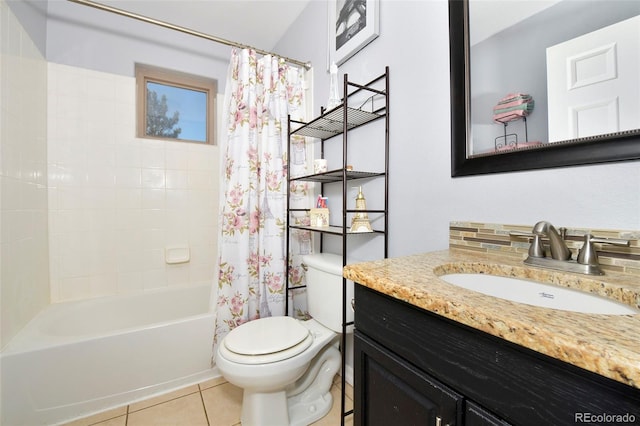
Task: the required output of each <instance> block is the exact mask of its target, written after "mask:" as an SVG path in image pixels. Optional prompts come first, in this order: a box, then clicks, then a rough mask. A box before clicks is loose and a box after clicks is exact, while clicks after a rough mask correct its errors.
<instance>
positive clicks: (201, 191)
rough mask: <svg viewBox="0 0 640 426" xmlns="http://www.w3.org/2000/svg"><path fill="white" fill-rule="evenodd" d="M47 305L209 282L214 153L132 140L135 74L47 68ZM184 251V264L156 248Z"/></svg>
mask: <svg viewBox="0 0 640 426" xmlns="http://www.w3.org/2000/svg"><path fill="white" fill-rule="evenodd" d="M48 78H49V80H48V90H49V93H48V102H49V105H48V111H49V112H48V144H47V146H48V196H49V199H48V201H49V235H50V269H51V275H50V276H51V301H52V302H60V301H65V300H74V299H83V298H89V297H97V296H105V295H112V294H124V293H135V292H140V291H146V290H152V289H157V288H160V287H167V286H181V285H194V284H201V283H210V282H211V281H212V279H213V277H214V276H215V264H216V258H217V221H218V219H217V218H218V215H217V212H218V177H219V173H218V147H217V146H214V145H203V144H196V143H186V142H173V141H162V140H151V139H139V138H136V137H135V78H134V77H128V76H119V75H114V74H108V73H104V72H97V71H93V70H89V69H84V68H78V67H72V66H67V65H62V64H55V63H49V65H48ZM168 246H169V247H170V246H188V247H189V248H190V252H191V260H190V261H189V262H188V263H181V264H167V263H166V262H165V258H164V253H165V248H166V247H168Z"/></svg>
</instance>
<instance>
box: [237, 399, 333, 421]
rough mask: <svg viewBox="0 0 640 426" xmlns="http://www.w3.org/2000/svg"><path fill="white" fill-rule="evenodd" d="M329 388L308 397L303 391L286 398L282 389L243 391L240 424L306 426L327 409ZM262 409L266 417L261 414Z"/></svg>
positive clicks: (328, 409) (330, 405)
mask: <svg viewBox="0 0 640 426" xmlns="http://www.w3.org/2000/svg"><path fill="white" fill-rule="evenodd" d="M332 406H333V396H332V395H331V392H327V393H325V394H324V395H318V396H317V397H316V398H315V399H313V400H309V398H305V396H304V395H295V396H292V397H289V398H287V395H286V392H284V391H282V392H271V393H265V392H247V391H245V392H244V395H243V397H242V418H241V421H242V425H243V426H281V425H289V426H307V425H310V424H311V423H313V422H315V421H316V420H320V419H321V418H323V417H324V416H326V415H327V413H329V411H331V407H332ZM265 413H269V414H268V418H265Z"/></svg>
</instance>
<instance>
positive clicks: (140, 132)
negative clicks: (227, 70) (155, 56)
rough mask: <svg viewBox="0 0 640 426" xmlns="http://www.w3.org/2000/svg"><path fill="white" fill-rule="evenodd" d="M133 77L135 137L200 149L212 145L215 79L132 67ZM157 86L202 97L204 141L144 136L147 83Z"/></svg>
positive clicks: (214, 129) (137, 66)
mask: <svg viewBox="0 0 640 426" xmlns="http://www.w3.org/2000/svg"><path fill="white" fill-rule="evenodd" d="M135 75H136V137H138V138H144V139H155V140H163V141H172V142H188V143H197V144H201V145H216V137H215V136H216V119H215V118H216V95H217V86H218V82H217V80H215V79H212V78H208V77H203V76H199V75H195V74H189V73H185V72H182V71H174V70H170V69H166V68H160V67H156V66H152V65H146V64H135ZM148 82H151V83H157V84H162V85H167V86H173V87H177V88H184V89H189V90H196V91H199V92H204V93H205V94H206V97H207V100H206V107H207V111H206V127H207V128H206V132H205V135H206V141H198V140H193V139H179V138H167V137H160V136H152V135H147V134H146V128H147V126H146V123H147V83H148Z"/></svg>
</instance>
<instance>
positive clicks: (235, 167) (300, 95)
mask: <svg viewBox="0 0 640 426" xmlns="http://www.w3.org/2000/svg"><path fill="white" fill-rule="evenodd" d="M304 89H305V84H304V70H302V69H299V68H296V67H294V66H291V65H289V64H287V63H286V62H285V61H284V60H282V59H280V58H277V57H273V56H271V55H266V56H263V57H261V58H258V57H257V55H256V52H255V51H253V50H251V49H243V50H238V49H233V51H232V53H231V63H230V65H229V72H228V75H227V83H226V89H225V101H224V102H225V103H224V122H223V124H222V125H224V126H226V127H225V128H226V132H225V134H224V137H223V138H222V139H223V140H222V141H220V155H221V177H222V179H221V191H220V197H221V198H220V209H221V214H220V218H219V230H220V231H219V232H220V234H219V239H218V241H219V244H218V249H219V261H218V267H219V272H218V289H217V307H216V326H215V327H216V328H215V337H214V348H215V345H216V343H217V342H218V341H220V340H221V339H222V338H223V337H224V336H225V335H226V334H227V333H228V332H229V331H231V330H232V329H233V328H235V327H237V326H238V325H240V324H242V323H245V322H247V321H250V320H253V319H257V318H261V317H268V316H277V315H284V314H285V297H288V296H289V295H286V294H285V274H286V273H287V265H286V264H285V263H286V256H285V250H286V242H285V235H286V234H285V231H286V229H285V226H286V223H287V211H286V206H287V204H286V203H287V191H286V189H287V188H286V185H287V161H288V152H287V146H288V142H287V139H288V131H287V125H288V121H287V116H288V114H290V115H291V117H292V118H302V115H303V114H304V109H305V100H304ZM292 142H293V145H292V146H293V147H294V148H293V149H292V151H294V152H295V154H294V155H295V156H296V159H295V160H294V161H293V163H292V165H291V166H292V171H293V170H294V169H306V163H307V162H306V156H305V152H306V151H305V148H304V145H305V144H304V140H301V139H295V140H293V141H292ZM296 173H297V172H296ZM292 189H294V190H295V194H294V196H293V198H292V199H293V200H294V201H293V202H295V200H296V199H298V200H299V199H300V198H301V197H304V196H305V194H306V191H307V188H306V186H302V187H300V186H296V187H295V188H292ZM305 238H308V237H304V236H298V238H297V239H296V241H302V242H303V243H302V244H296V252H297V253H300V252H301V250H300V247H304V246H305V245H304V240H305ZM302 251H304V249H302ZM299 257H300V256H297V255H296V256H293V257H292V261H291V266H292V268H291V277H293V278H294V279H295V280H298V279H301V278H300V275H301V274H300V272H301V268H300V265H299V263H300V261H299ZM301 310H302V312H304V308H302V309H301ZM214 354H215V350H214Z"/></svg>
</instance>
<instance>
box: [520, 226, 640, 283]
mask: <svg viewBox="0 0 640 426" xmlns="http://www.w3.org/2000/svg"><path fill="white" fill-rule="evenodd" d="M566 231H567V230H566V228H560V229H559V230H558V229H556V228H555V227H554V226H553V225H552V224H551V223H549V222H546V221H540V222H538V223H536V224H535V225H534V226H533V229H532V231H531V233H527V232H518V231H512V232H510V233H509V235H512V236H516V237H527V238H532V239H533V241H532V242H531V245H530V246H529V256H528V257H527V258H526V259H525V260H524V263H526V264H527V265H532V266H539V267H543V268H549V269H556V270H560V271H568V272H578V273H580V274H587V275H603V274H604V272H602V269H600V264H599V263H598V255H597V253H596V250H595V248H594V247H593V243H601V244H614V245H620V246H629V245H630V243H631V242H630V241H629V240H623V239H617V238H598V237H594V236H592V235H591V234H585V235H584V245H583V246H582V248H581V249H580V251H579V253H578V256H577V258H576V260H571V250H569V247H567V243H566V242H565V237H566ZM543 237H545V238H547V239H548V240H549V251H550V254H551V258H548V257H546V256H545V250H544V246H543V245H542V238H543Z"/></svg>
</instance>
